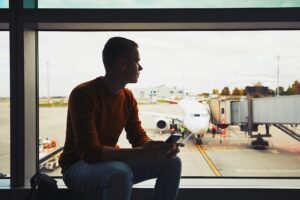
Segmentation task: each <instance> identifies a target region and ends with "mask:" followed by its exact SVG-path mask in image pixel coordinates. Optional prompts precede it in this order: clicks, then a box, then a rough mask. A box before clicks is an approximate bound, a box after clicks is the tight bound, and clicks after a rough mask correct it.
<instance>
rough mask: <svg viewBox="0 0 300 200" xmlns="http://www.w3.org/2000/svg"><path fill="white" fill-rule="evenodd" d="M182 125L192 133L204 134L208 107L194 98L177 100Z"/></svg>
mask: <svg viewBox="0 0 300 200" xmlns="http://www.w3.org/2000/svg"><path fill="white" fill-rule="evenodd" d="M178 104H179V112H180V115H181V117H182V121H183V124H184V126H185V127H186V128H187V129H189V130H190V131H191V132H192V133H194V134H197V135H204V134H205V133H206V132H207V130H208V126H209V121H210V114H209V108H208V107H207V106H206V105H204V104H202V103H200V102H197V101H195V100H189V99H183V100H181V101H179V102H178Z"/></svg>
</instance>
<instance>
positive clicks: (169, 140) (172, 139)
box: [165, 133, 182, 144]
mask: <svg viewBox="0 0 300 200" xmlns="http://www.w3.org/2000/svg"><path fill="white" fill-rule="evenodd" d="M181 137H182V135H181V134H176V133H174V134H171V135H170V136H169V137H168V138H167V140H166V141H165V142H166V143H168V144H175V143H176V142H177V141H178V140H179V139H180V138H181Z"/></svg>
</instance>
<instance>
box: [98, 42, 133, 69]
mask: <svg viewBox="0 0 300 200" xmlns="http://www.w3.org/2000/svg"><path fill="white" fill-rule="evenodd" d="M136 48H138V44H137V43H135V42H134V41H132V40H129V39H126V38H122V37H112V38H110V39H109V40H108V41H107V42H106V44H105V46H104V48H103V51H102V60H103V64H104V67H105V69H106V70H109V67H110V66H112V65H113V64H114V62H115V61H116V59H117V58H119V57H128V56H129V55H131V54H132V52H133V51H134V50H135V49H136Z"/></svg>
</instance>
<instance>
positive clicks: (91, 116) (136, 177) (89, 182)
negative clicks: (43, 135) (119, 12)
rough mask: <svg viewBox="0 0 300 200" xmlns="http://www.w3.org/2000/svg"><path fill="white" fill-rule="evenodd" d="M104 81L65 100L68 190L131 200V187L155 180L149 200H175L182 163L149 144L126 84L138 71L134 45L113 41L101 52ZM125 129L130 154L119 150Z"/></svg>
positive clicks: (169, 150) (173, 151)
mask: <svg viewBox="0 0 300 200" xmlns="http://www.w3.org/2000/svg"><path fill="white" fill-rule="evenodd" d="M102 57H103V63H104V67H105V71H106V73H105V76H104V77H98V78H96V79H94V80H91V81H88V82H85V83H82V84H80V85H79V86H77V87H76V88H75V89H74V90H73V91H72V93H71V95H70V98H69V107H68V117H67V131H66V141H65V146H64V151H63V153H62V155H61V157H60V161H59V163H60V166H61V167H62V173H63V177H64V181H65V183H66V185H67V186H68V187H69V188H72V189H75V190H78V191H83V192H86V193H89V194H94V195H93V196H96V197H97V198H98V199H105V200H106V199H113V200H119V199H122V200H129V199H130V196H131V188H132V185H133V184H135V183H139V182H142V181H144V180H148V179H152V178H157V180H156V184H155V188H154V192H153V199H160V200H169V199H170V200H171V199H176V196H177V191H178V187H179V181H180V176H181V161H180V159H179V158H178V157H176V155H177V153H178V152H179V149H178V147H177V146H176V145H175V144H173V145H172V144H171V145H170V144H166V143H165V142H163V141H152V140H151V139H150V138H149V137H148V136H147V135H146V133H145V131H144V129H143V128H142V127H141V122H140V120H139V117H138V108H137V102H136V100H135V98H134V97H133V95H132V93H131V91H130V90H128V89H126V88H125V86H126V84H127V83H136V82H137V81H138V78H139V74H140V71H141V70H142V66H141V65H140V64H139V61H140V57H139V52H138V45H137V44H136V43H135V42H133V41H131V40H128V39H125V38H121V37H114V38H111V39H109V40H108V41H107V43H106V44H105V46H104V49H103V52H102ZM123 128H125V131H126V134H127V135H126V137H127V139H128V141H129V142H130V143H131V145H132V148H129V149H125V148H118V146H117V142H118V138H119V136H120V134H121V132H122V130H123Z"/></svg>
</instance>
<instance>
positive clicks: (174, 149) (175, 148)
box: [166, 143, 180, 158]
mask: <svg viewBox="0 0 300 200" xmlns="http://www.w3.org/2000/svg"><path fill="white" fill-rule="evenodd" d="M170 146H171V148H172V149H171V151H169V152H168V153H167V156H166V157H167V158H173V157H174V156H176V155H177V154H178V153H179V152H180V150H179V148H178V147H179V144H177V143H176V144H170Z"/></svg>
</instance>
